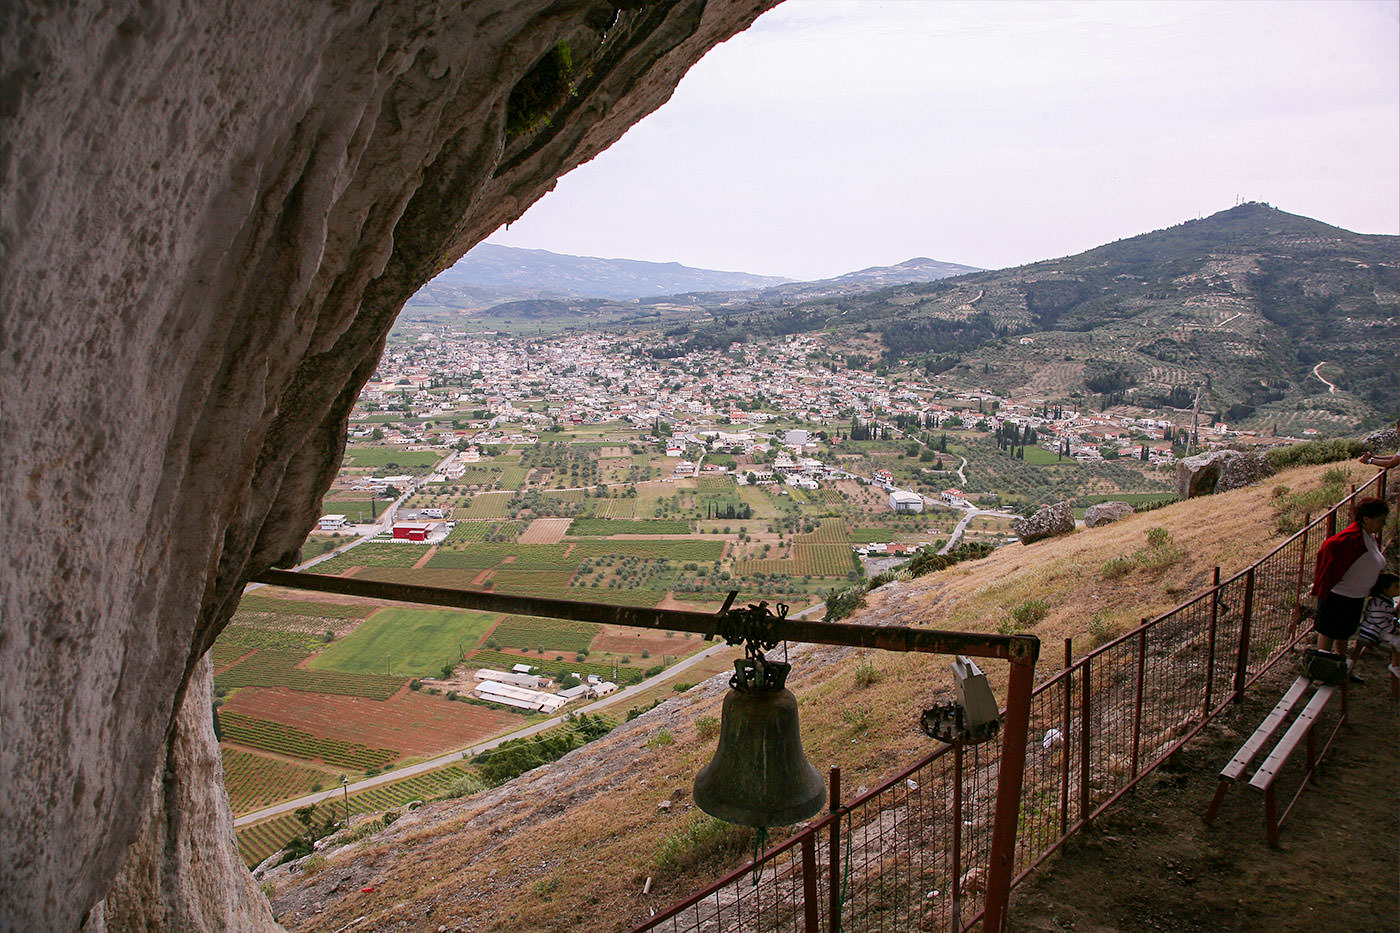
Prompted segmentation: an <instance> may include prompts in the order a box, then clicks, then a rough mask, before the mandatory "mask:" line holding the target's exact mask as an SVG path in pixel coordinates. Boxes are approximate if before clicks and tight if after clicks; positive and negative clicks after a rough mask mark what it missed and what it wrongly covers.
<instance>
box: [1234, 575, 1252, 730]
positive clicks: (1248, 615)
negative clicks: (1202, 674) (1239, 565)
mask: <svg viewBox="0 0 1400 933" xmlns="http://www.w3.org/2000/svg"><path fill="white" fill-rule="evenodd" d="M1241 614H1242V615H1243V618H1241V619H1240V653H1239V657H1237V658H1236V659H1235V684H1234V690H1235V696H1234V700H1235V702H1236V703H1239V702H1241V701H1242V700H1243V699H1244V683H1245V680H1246V679H1247V677H1248V675H1249V624H1250V621H1251V620H1252V619H1253V617H1254V568H1253V567H1250V568H1249V569H1248V570H1246V571H1245V574H1244V608H1243V609H1242V610H1241Z"/></svg>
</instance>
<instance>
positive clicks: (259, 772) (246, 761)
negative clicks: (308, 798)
mask: <svg viewBox="0 0 1400 933" xmlns="http://www.w3.org/2000/svg"><path fill="white" fill-rule="evenodd" d="M222 752H223V759H224V786H225V787H226V788H228V799H229V803H230V805H232V807H233V812H234V815H239V814H243V813H249V812H251V811H253V810H257V809H259V808H261V807H266V806H270V805H272V804H274V803H276V802H277V801H279V800H286V799H287V798H289V797H300V796H302V795H303V794H309V793H313V791H314V790H316V789H318V788H317V787H316V785H318V784H319V785H322V786H326V787H328V786H330V785H331V784H332V783H334V782H335V781H338V780H339V778H338V777H336V776H335V775H333V774H331V773H330V772H328V771H321V770H319V769H316V768H308V767H305V766H303V765H295V764H292V763H291V762H289V761H282V760H281V759H279V758H268V757H266V756H265V755H259V754H257V753H255V752H245V751H242V750H240V749H236V748H224V749H222Z"/></svg>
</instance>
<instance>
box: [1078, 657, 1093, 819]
mask: <svg viewBox="0 0 1400 933" xmlns="http://www.w3.org/2000/svg"><path fill="white" fill-rule="evenodd" d="M1093 661H1094V657H1093V655H1090V656H1089V657H1087V658H1085V659H1084V660H1083V661H1081V662H1080V668H1081V669H1082V670H1083V672H1084V673H1083V677H1082V678H1081V679H1080V681H1079V821H1080V822H1081V823H1084V822H1088V820H1089V814H1090V813H1091V812H1092V810H1091V807H1090V801H1089V746H1090V744H1091V743H1092V742H1093V736H1092V735H1090V732H1091V724H1092V722H1093V718H1092V712H1093V710H1092V704H1091V703H1090V700H1089V696H1090V692H1091V686H1090V682H1091V681H1092V680H1093Z"/></svg>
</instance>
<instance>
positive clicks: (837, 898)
mask: <svg viewBox="0 0 1400 933" xmlns="http://www.w3.org/2000/svg"><path fill="white" fill-rule="evenodd" d="M830 785H831V790H830V791H829V800H828V803H827V812H828V813H830V814H831V816H832V820H831V822H830V823H829V824H827V825H828V827H829V835H828V836H827V853H826V855H827V865H828V868H829V870H830V872H831V877H830V886H831V889H830V890H829V891H828V892H827V909H828V911H829V916H828V918H827V923H828V927H827V928H828V930H829V931H830V933H840V931H841V769H840V768H838V767H837V766H836V765H832V766H831V777H830Z"/></svg>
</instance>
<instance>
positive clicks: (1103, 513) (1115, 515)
mask: <svg viewBox="0 0 1400 933" xmlns="http://www.w3.org/2000/svg"><path fill="white" fill-rule="evenodd" d="M1132 514H1133V507H1132V505H1131V504H1129V503H1127V502H1099V503H1096V504H1094V505H1091V506H1089V507H1088V508H1087V509H1085V510H1084V527H1085V528H1097V527H1098V526H1100V525H1107V524H1110V523H1112V522H1116V521H1118V520H1119V519H1120V518H1124V517H1126V516H1129V515H1132Z"/></svg>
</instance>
